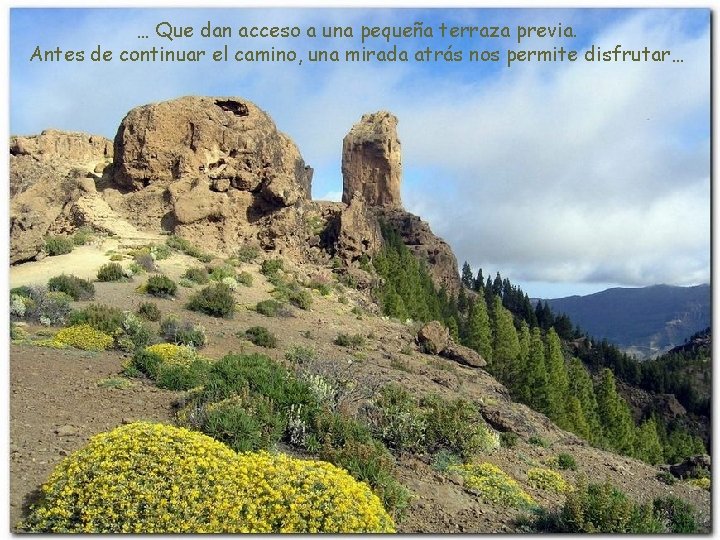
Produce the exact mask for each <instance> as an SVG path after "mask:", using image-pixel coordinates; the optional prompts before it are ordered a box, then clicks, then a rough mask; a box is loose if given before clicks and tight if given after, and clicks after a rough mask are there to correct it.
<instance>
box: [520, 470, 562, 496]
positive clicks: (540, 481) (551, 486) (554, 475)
mask: <svg viewBox="0 0 720 540" xmlns="http://www.w3.org/2000/svg"><path fill="white" fill-rule="evenodd" d="M528 484H530V485H531V486H532V487H534V488H537V489H542V490H546V491H555V492H556V493H565V492H567V491H570V489H571V488H570V485H569V484H568V483H567V482H566V481H565V479H564V478H563V477H562V475H560V473H558V472H556V471H552V470H550V469H542V468H540V467H534V468H532V469H530V470H529V471H528Z"/></svg>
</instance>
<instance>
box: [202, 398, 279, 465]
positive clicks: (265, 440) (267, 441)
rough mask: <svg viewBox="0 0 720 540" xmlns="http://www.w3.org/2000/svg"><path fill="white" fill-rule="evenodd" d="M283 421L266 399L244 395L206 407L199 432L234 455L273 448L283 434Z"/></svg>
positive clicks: (271, 401) (271, 402) (272, 403)
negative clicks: (231, 451)
mask: <svg viewBox="0 0 720 540" xmlns="http://www.w3.org/2000/svg"><path fill="white" fill-rule="evenodd" d="M285 425H286V419H285V414H284V413H283V412H282V411H278V410H276V407H275V403H274V402H273V400H271V399H269V398H267V397H266V396H262V395H258V394H254V393H250V392H249V391H247V390H245V391H244V392H243V393H241V394H238V395H235V396H232V397H229V398H226V399H224V400H222V401H218V402H215V403H211V404H209V405H208V406H207V407H206V408H205V411H204V417H203V422H202V425H201V429H202V431H203V432H204V433H206V434H208V435H210V436H211V437H213V438H215V439H217V440H219V441H222V442H224V443H226V444H227V445H228V446H230V448H232V449H233V450H235V451H237V452H248V451H252V450H262V449H266V448H272V447H273V446H275V445H276V444H277V443H278V442H279V441H280V439H281V437H282V436H283V433H284V432H285Z"/></svg>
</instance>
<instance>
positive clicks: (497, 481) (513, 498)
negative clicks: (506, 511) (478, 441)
mask: <svg viewBox="0 0 720 540" xmlns="http://www.w3.org/2000/svg"><path fill="white" fill-rule="evenodd" d="M448 471H451V472H457V473H459V474H460V475H461V476H462V477H463V480H464V484H465V487H466V488H468V489H469V490H471V491H474V492H475V493H477V494H478V495H479V496H480V497H482V498H483V499H484V500H486V501H488V502H493V503H500V504H507V505H510V506H535V504H536V503H535V500H534V499H533V498H532V497H531V496H530V495H528V494H527V493H526V492H525V491H523V489H522V488H521V487H520V485H519V484H518V483H517V481H515V480H514V479H513V478H511V477H510V476H508V474H507V473H505V472H504V471H503V470H502V469H500V468H499V467H497V466H495V465H493V464H492V463H480V464H479V465H475V464H466V465H455V466H452V467H449V468H448Z"/></svg>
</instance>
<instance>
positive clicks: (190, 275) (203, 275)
mask: <svg viewBox="0 0 720 540" xmlns="http://www.w3.org/2000/svg"><path fill="white" fill-rule="evenodd" d="M182 277H184V278H185V279H189V280H190V281H192V282H194V283H197V284H198V285H205V284H207V283H208V282H209V281H210V275H209V274H208V271H207V269H205V268H202V267H196V268H188V269H187V270H185V273H184V274H183V275H182Z"/></svg>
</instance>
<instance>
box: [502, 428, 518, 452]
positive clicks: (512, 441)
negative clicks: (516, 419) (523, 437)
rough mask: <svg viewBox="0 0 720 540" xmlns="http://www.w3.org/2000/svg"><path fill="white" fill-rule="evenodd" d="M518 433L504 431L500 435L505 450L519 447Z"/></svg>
mask: <svg viewBox="0 0 720 540" xmlns="http://www.w3.org/2000/svg"><path fill="white" fill-rule="evenodd" d="M517 442H518V436H517V433H513V432H512V431H503V432H502V433H500V446H502V447H503V448H515V447H516V446H517Z"/></svg>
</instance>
